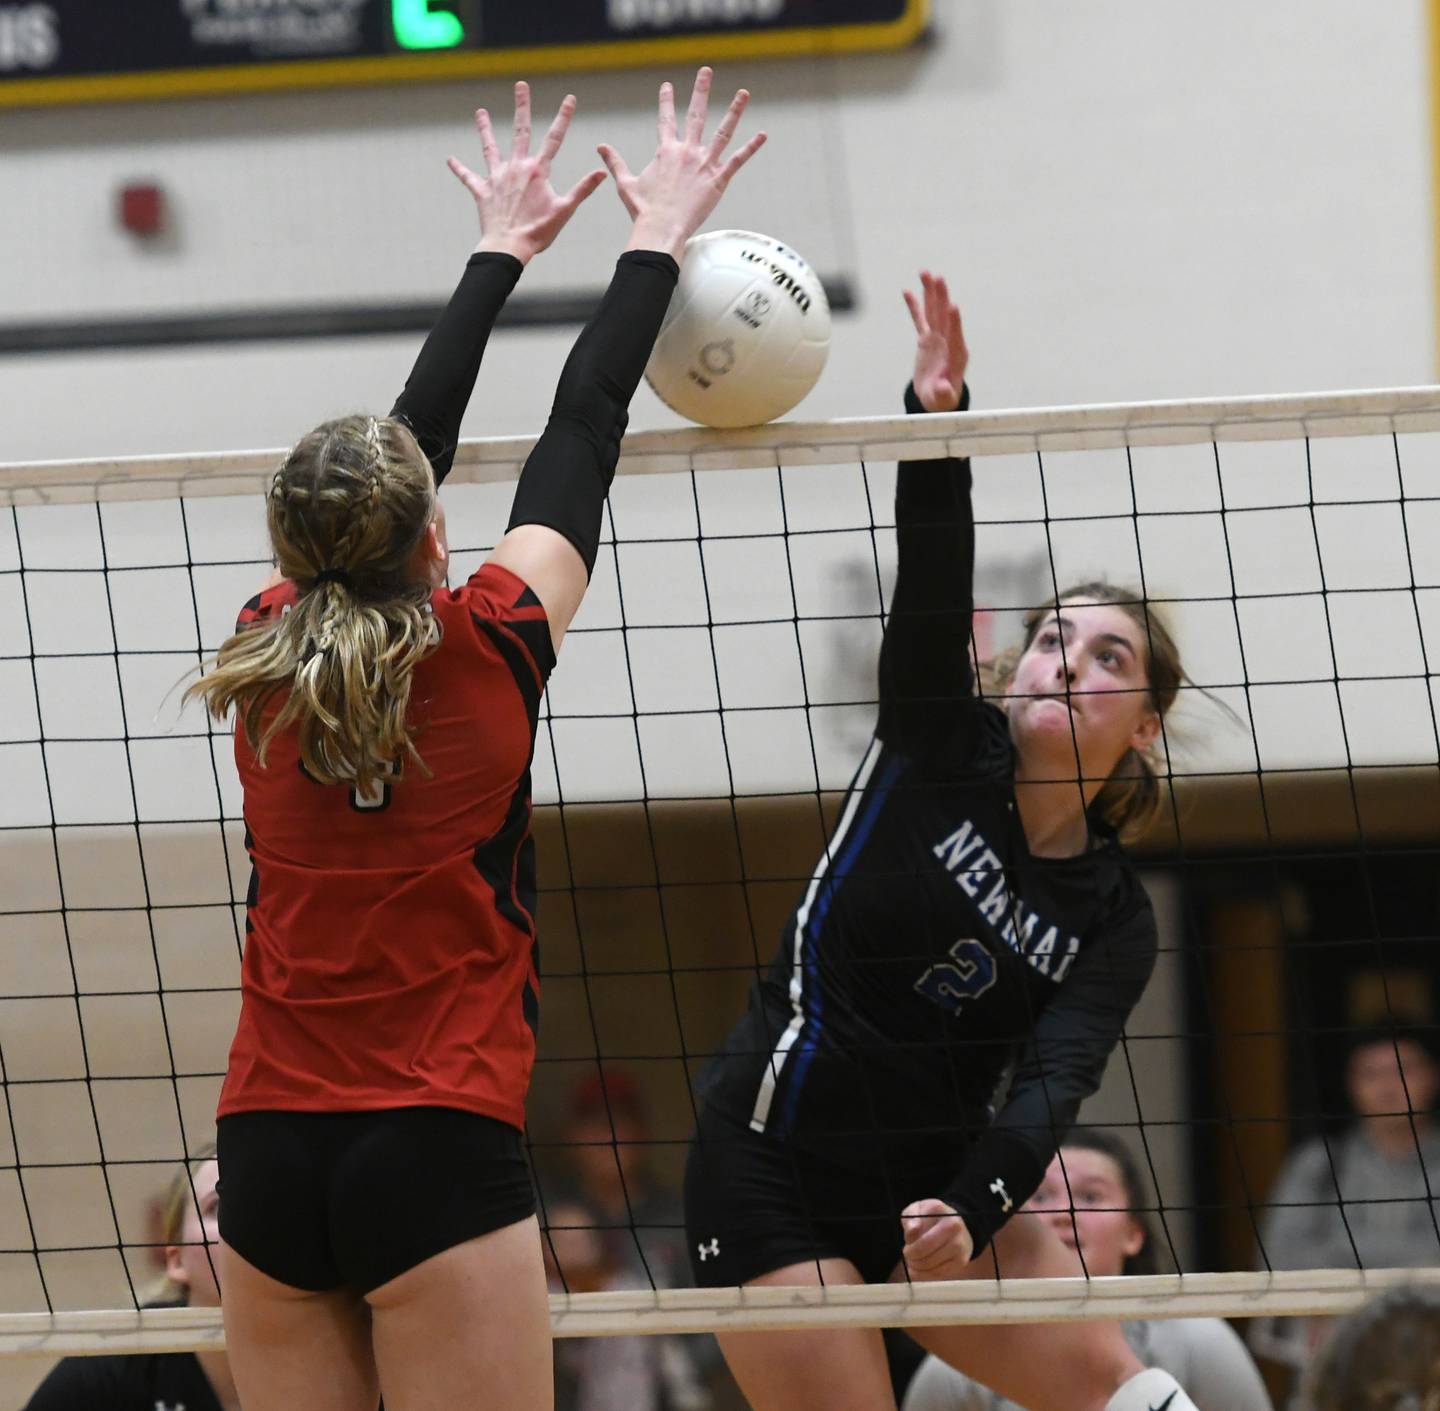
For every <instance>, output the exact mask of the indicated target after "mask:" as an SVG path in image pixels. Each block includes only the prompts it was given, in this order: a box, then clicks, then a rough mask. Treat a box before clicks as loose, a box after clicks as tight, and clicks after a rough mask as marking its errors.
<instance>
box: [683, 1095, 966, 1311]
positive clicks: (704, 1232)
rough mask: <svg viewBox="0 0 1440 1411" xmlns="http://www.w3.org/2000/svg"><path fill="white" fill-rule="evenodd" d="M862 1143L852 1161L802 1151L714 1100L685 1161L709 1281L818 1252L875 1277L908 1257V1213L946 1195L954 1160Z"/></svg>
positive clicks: (690, 1221)
mask: <svg viewBox="0 0 1440 1411" xmlns="http://www.w3.org/2000/svg"><path fill="white" fill-rule="evenodd" d="M861 1145H862V1144H859V1143H857V1144H856V1146H857V1149H856V1150H854V1151H852V1152H847V1153H846V1154H845V1157H844V1159H843V1160H841V1159H834V1158H832V1157H826V1156H823V1155H820V1154H819V1153H818V1152H814V1151H808V1150H801V1149H800V1148H798V1147H796V1146H794V1145H792V1144H790V1143H787V1142H782V1141H779V1140H777V1139H775V1138H774V1137H771V1136H767V1135H765V1134H764V1133H763V1132H756V1131H753V1130H752V1129H751V1128H750V1127H749V1126H748V1125H747V1124H746V1123H744V1122H741V1121H739V1120H737V1119H736V1118H733V1117H729V1116H727V1115H725V1114H724V1113H721V1112H717V1111H716V1110H715V1109H714V1108H713V1107H708V1106H707V1107H706V1108H705V1109H704V1110H703V1111H702V1113H701V1114H700V1123H699V1127H698V1128H697V1130H696V1133H695V1140H694V1142H693V1143H692V1144H691V1147H690V1157H689V1160H688V1161H687V1163H686V1166H685V1238H686V1243H687V1246H688V1248H689V1251H690V1266H691V1268H692V1269H693V1270H694V1273H695V1282H696V1283H697V1284H698V1285H699V1286H700V1287H701V1288H725V1287H732V1286H734V1285H736V1284H744V1283H749V1281H750V1280H751V1279H757V1278H759V1277H760V1275H761V1274H769V1273H772V1272H773V1271H774V1270H776V1269H783V1268H785V1267H786V1266H787V1265H790V1264H804V1263H808V1262H810V1261H811V1260H815V1259H832V1258H835V1259H848V1260H849V1261H850V1262H851V1263H852V1264H853V1265H854V1266H855V1267H856V1268H857V1269H858V1270H859V1271H860V1273H861V1276H862V1277H863V1278H864V1279H865V1282H866V1283H872V1284H878V1283H884V1282H886V1280H888V1279H889V1277H890V1275H891V1273H892V1272H893V1270H894V1269H895V1266H896V1265H897V1264H898V1263H899V1262H900V1251H901V1247H902V1245H903V1244H904V1234H903V1232H902V1231H901V1228H900V1212H901V1211H902V1210H903V1209H904V1208H905V1207H906V1206H907V1205H909V1204H910V1203H911V1201H915V1200H924V1199H926V1198H927V1197H931V1196H933V1197H937V1198H938V1197H939V1196H940V1194H941V1192H942V1191H943V1190H944V1188H945V1186H946V1185H948V1184H949V1182H950V1181H951V1180H952V1179H953V1178H954V1173H955V1170H956V1167H955V1164H954V1161H953V1159H951V1160H947V1161H943V1162H940V1163H937V1162H935V1161H933V1160H927V1161H922V1160H919V1159H917V1157H916V1154H915V1150H914V1147H913V1146H910V1147H908V1148H906V1149H904V1150H900V1149H896V1150H892V1151H887V1150H885V1148H884V1146H883V1143H882V1142H879V1141H867V1142H865V1143H864V1144H863V1150H860V1149H859V1148H860V1146H861Z"/></svg>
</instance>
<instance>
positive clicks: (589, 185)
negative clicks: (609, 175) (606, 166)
mask: <svg viewBox="0 0 1440 1411" xmlns="http://www.w3.org/2000/svg"><path fill="white" fill-rule="evenodd" d="M604 180H605V173H604V172H603V171H599V170H597V171H592V172H586V173H585V175H584V176H582V177H581V178H580V180H579V181H577V182H576V183H575V185H574V186H572V187H571V188H570V190H569V192H568V193H567V195H566V196H565V198H564V200H562V201H561V202H560V205H561V206H562V208H563V209H564V210H565V211H566V212H567V213H568V212H571V211H574V209H575V208H576V207H577V206H578V205H579V204H580V203H581V202H582V201H583V200H585V199H586V198H587V197H589V196H591V195H592V194H593V193H594V191H595V188H596V187H597V186H599V185H600V183H601V182H602V181H604Z"/></svg>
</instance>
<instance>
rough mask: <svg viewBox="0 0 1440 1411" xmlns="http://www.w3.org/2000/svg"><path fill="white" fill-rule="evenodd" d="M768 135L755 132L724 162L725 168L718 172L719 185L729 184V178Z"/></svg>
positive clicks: (753, 153) (762, 144) (752, 154)
mask: <svg viewBox="0 0 1440 1411" xmlns="http://www.w3.org/2000/svg"><path fill="white" fill-rule="evenodd" d="M768 137H769V134H768V133H765V132H757V133H756V134H755V136H754V137H752V138H751V139H750V140H749V141H748V142H747V143H746V144H745V145H744V146H743V147H742V148H741V149H740V150H739V151H738V152H736V153H735V154H734V156H732V157H731V158H730V160H729V161H728V162H726V163H725V169H724V170H723V171H722V172H721V173H720V185H721V186H722V187H724V186H729V185H730V180H731V178H732V177H733V176H734V175H735V173H736V172H737V171H739V170H740V168H741V167H743V166H744V165H745V163H746V162H748V161H749V160H750V158H751V157H753V156H754V155H755V154H756V152H758V151H759V150H760V149H761V148H762V147H763V146H764V145H765V142H766V140H767V138H768Z"/></svg>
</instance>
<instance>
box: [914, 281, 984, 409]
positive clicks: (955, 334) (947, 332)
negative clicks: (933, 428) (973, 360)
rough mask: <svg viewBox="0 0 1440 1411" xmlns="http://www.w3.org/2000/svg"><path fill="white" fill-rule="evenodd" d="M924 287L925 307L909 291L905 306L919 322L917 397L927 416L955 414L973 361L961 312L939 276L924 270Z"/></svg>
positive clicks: (916, 333) (917, 334) (916, 376)
mask: <svg viewBox="0 0 1440 1411" xmlns="http://www.w3.org/2000/svg"><path fill="white" fill-rule="evenodd" d="M920 285H921V288H922V290H923V294H924V303H923V304H922V303H921V302H920V300H919V299H917V298H916V297H915V295H914V294H912V293H911V292H910V290H908V289H907V290H906V291H905V306H906V307H907V308H908V309H909V310H910V317H911V318H912V319H913V320H914V321H915V395H916V396H917V397H919V398H920V405H921V406H922V407H924V408H925V410H926V411H927V412H953V411H954V410H955V409H956V408H957V407H958V406H959V405H960V389H961V387H962V386H964V383H965V367H966V364H967V363H968V362H969V361H970V352H969V349H967V348H966V346H965V331H964V329H963V328H961V326H960V310H959V309H957V308H956V307H955V305H954V303H952V302H951V299H950V290H949V288H948V287H947V286H946V283H945V281H944V279H943V278H941V277H940V276H939V275H937V274H931V273H930V272H929V271H928V270H921V271H920Z"/></svg>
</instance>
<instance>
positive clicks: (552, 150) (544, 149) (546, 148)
mask: <svg viewBox="0 0 1440 1411" xmlns="http://www.w3.org/2000/svg"><path fill="white" fill-rule="evenodd" d="M574 116H575V95H574V94H573V93H567V94H566V95H565V97H564V99H563V101H562V102H561V104H560V111H559V112H557V113H556V114H555V121H554V122H552V123H551V124H550V130H549V131H548V132H547V133H546V134H545V141H544V142H542V143H541V144H540V165H541V166H543V167H547V168H548V167H549V165H550V163H551V162H553V161H554V160H555V157H556V154H557V153H558V152H559V151H560V144H561V143H562V142H564V141H565V134H566V133H567V132H568V131H569V130H570V119H571V118H573V117H574ZM601 175H602V176H603V175H604V173H601Z"/></svg>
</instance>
